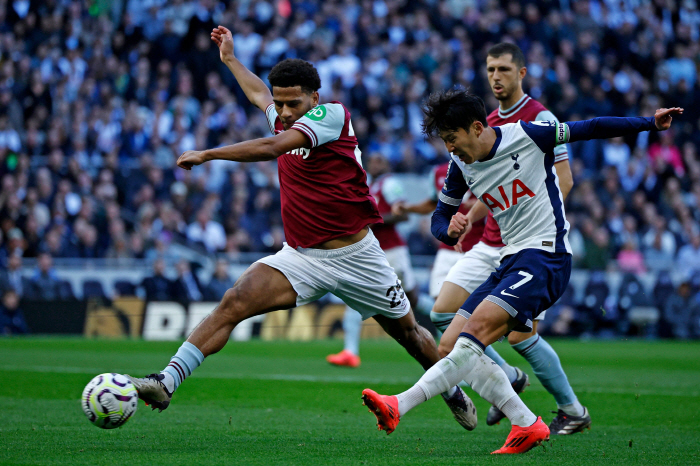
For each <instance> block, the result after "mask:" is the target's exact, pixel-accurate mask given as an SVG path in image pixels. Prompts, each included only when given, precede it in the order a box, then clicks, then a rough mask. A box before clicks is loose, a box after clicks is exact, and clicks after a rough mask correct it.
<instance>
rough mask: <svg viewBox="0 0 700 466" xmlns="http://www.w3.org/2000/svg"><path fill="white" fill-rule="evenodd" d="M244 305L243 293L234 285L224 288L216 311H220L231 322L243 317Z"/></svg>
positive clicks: (238, 320)
mask: <svg viewBox="0 0 700 466" xmlns="http://www.w3.org/2000/svg"><path fill="white" fill-rule="evenodd" d="M246 307H247V306H246V303H245V297H244V294H243V293H242V292H241V290H240V289H239V288H238V287H236V286H234V287H233V288H229V289H228V290H226V293H224V297H223V298H222V299H221V303H220V304H219V306H218V307H217V308H216V312H221V313H222V314H223V315H225V316H226V317H227V318H228V319H229V320H230V321H232V322H240V321H241V320H243V319H244V318H245V317H244V315H243V314H244V313H245V309H246Z"/></svg>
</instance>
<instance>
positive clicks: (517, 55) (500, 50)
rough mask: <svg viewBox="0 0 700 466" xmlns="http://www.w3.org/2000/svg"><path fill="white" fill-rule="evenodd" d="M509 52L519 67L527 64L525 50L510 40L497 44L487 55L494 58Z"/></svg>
mask: <svg viewBox="0 0 700 466" xmlns="http://www.w3.org/2000/svg"><path fill="white" fill-rule="evenodd" d="M508 54H510V56H512V57H513V63H515V65H516V66H517V67H518V69H520V68H522V67H523V66H525V55H524V54H523V51H522V50H520V47H518V46H517V45H515V44H511V43H510V42H501V43H500V44H496V45H494V46H493V47H491V48H490V49H489V51H488V52H487V55H488V56H489V57H493V58H498V57H500V56H502V55H508Z"/></svg>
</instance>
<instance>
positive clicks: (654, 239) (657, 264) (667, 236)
mask: <svg viewBox="0 0 700 466" xmlns="http://www.w3.org/2000/svg"><path fill="white" fill-rule="evenodd" d="M650 223H653V225H652V227H651V228H650V229H649V231H648V232H647V233H646V234H645V235H644V237H643V238H642V244H643V246H644V260H645V261H646V264H647V266H648V267H649V268H650V269H652V270H671V269H672V268H673V259H674V257H675V254H676V238H675V237H674V236H673V233H671V232H670V231H668V230H667V229H666V220H665V219H664V218H663V217H662V216H660V215H654V216H653V220H652V221H651V222H650Z"/></svg>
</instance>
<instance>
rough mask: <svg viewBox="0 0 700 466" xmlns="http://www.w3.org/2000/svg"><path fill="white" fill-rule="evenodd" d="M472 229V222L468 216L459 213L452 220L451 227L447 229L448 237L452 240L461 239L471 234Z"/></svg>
mask: <svg viewBox="0 0 700 466" xmlns="http://www.w3.org/2000/svg"><path fill="white" fill-rule="evenodd" d="M471 229H472V222H471V221H470V220H469V219H468V218H467V216H466V215H464V214H462V213H460V212H457V213H456V214H454V215H453V216H452V220H450V226H449V227H447V235H448V236H449V237H450V238H459V237H460V236H462V235H464V234H466V233H469V232H470V231H471Z"/></svg>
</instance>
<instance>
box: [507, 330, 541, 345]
mask: <svg viewBox="0 0 700 466" xmlns="http://www.w3.org/2000/svg"><path fill="white" fill-rule="evenodd" d="M535 335H537V331H536V330H533V331H532V332H530V333H523V332H510V333H509V334H508V343H510V344H511V345H517V344H518V343H522V342H523V341H525V340H527V339H528V338H530V337H533V336H535Z"/></svg>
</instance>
